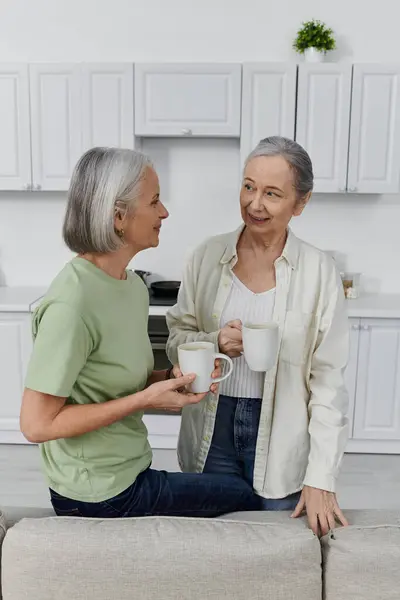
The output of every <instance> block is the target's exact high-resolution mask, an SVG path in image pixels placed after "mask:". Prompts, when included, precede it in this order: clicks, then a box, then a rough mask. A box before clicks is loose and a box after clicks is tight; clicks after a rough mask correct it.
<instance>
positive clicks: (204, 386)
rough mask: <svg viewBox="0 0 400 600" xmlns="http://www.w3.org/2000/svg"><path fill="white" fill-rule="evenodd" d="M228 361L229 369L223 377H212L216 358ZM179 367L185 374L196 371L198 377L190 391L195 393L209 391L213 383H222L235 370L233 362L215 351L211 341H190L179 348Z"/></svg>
mask: <svg viewBox="0 0 400 600" xmlns="http://www.w3.org/2000/svg"><path fill="white" fill-rule="evenodd" d="M218 358H219V359H221V360H225V361H227V363H228V365H229V371H228V372H227V373H225V375H223V376H222V377H218V378H216V379H213V378H212V374H213V371H214V369H215V361H216V359H218ZM178 361H179V368H180V370H181V371H182V373H183V374H184V375H188V374H189V373H194V374H195V375H196V379H195V380H194V382H193V383H192V384H191V385H190V391H191V392H193V393H194V394H203V393H205V392H208V391H209V389H210V386H211V385H212V384H213V383H220V382H221V381H224V380H225V379H228V377H230V375H231V374H232V371H233V362H232V360H231V359H230V358H229V356H226V355H225V354H221V353H219V352H215V348H214V344H212V343H211V342H189V343H187V344H182V345H181V346H179V348H178Z"/></svg>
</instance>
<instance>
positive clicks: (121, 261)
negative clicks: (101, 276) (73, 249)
mask: <svg viewBox="0 0 400 600" xmlns="http://www.w3.org/2000/svg"><path fill="white" fill-rule="evenodd" d="M135 254H136V252H133V251H132V249H128V248H127V247H124V248H121V249H120V250H117V251H116V252H109V253H107V254H97V253H92V252H88V253H86V254H81V255H80V256H81V258H85V259H86V260H88V261H89V262H91V263H92V264H94V265H95V266H96V267H98V268H99V269H101V270H102V271H104V272H105V273H107V275H110V277H113V278H114V279H122V280H123V279H126V268H127V266H128V264H129V263H130V261H131V260H132V258H133V257H134V256H135Z"/></svg>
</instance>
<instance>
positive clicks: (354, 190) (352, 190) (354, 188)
mask: <svg viewBox="0 0 400 600" xmlns="http://www.w3.org/2000/svg"><path fill="white" fill-rule="evenodd" d="M356 191H357V188H356V187H351V188H349V192H351V193H354V192H356Z"/></svg>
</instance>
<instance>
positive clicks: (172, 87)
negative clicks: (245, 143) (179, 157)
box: [135, 63, 241, 137]
mask: <svg viewBox="0 0 400 600" xmlns="http://www.w3.org/2000/svg"><path fill="white" fill-rule="evenodd" d="M240 103H241V65H239V64H228V63H227V64H218V63H215V64H200V63H199V64H193V63H174V64H171V63H158V64H151V63H148V64H145V63H137V64H135V133H136V135H138V136H203V137H239V136H240Z"/></svg>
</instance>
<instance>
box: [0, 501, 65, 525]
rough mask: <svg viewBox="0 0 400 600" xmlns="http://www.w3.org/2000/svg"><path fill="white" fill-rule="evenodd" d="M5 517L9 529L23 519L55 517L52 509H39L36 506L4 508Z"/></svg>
mask: <svg viewBox="0 0 400 600" xmlns="http://www.w3.org/2000/svg"><path fill="white" fill-rule="evenodd" d="M3 515H4V517H5V522H6V524H7V527H12V526H13V525H15V523H18V521H20V520H21V519H24V518H26V517H28V518H31V519H33V518H36V519H37V518H43V517H54V516H55V514H54V510H53V509H52V508H51V507H50V508H39V507H35V506H29V507H24V506H5V507H4V508H3Z"/></svg>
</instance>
